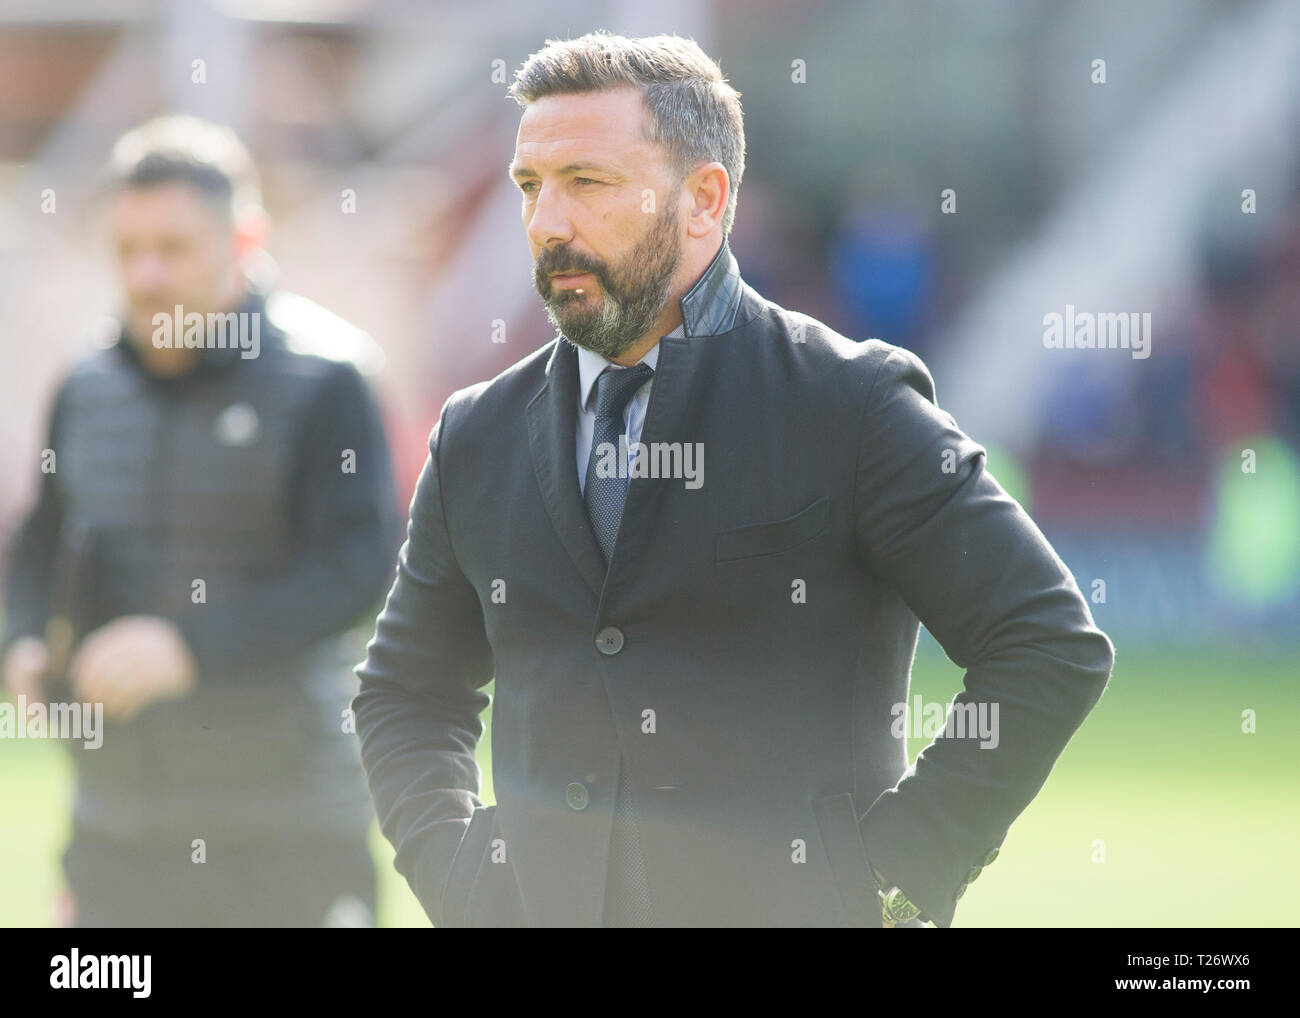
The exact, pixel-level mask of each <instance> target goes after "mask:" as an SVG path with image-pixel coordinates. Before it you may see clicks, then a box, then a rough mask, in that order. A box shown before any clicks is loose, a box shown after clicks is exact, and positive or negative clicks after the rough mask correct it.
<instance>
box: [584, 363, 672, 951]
mask: <svg viewBox="0 0 1300 1018" xmlns="http://www.w3.org/2000/svg"><path fill="white" fill-rule="evenodd" d="M653 375H654V371H653V370H652V369H651V367H650V366H649V365H648V364H637V365H635V366H633V367H630V368H622V369H620V368H606V369H605V370H604V371H602V372H601V373H600V377H599V378H597V379H596V427H595V430H594V433H593V434H592V437H591V456H590V457H589V458H588V460H587V479H586V482H585V485H584V487H583V496H584V498H585V500H586V503H587V516H588V517H589V518H590V519H591V526H592V529H593V530H594V531H595V534H596V540H597V542H598V543H599V544H600V550H601V552H602V553H603V554H604V556H605V564H606V565H608V564H609V560H610V557H611V556H612V555H613V553H614V539H615V538H616V537H617V536H618V525H619V523H620V521H621V520H622V519H623V503H624V502H625V501H626V500H627V486H628V478H627V477H626V476H621V477H620V476H617V475H618V474H626V469H625V468H626V465H627V464H626V461H624V460H623V450H622V448H621V447H620V443H619V439H620V438H621V437H622V436H623V434H624V431H623V409H624V408H625V407H626V406H627V404H628V401H629V400H630V399H631V398H632V396H633V394H634V393H635V392H636V391H637V390H638V389H640V388H641V386H643V385H644V384H645V383H646V381H647V380H648V379H649V378H651V377H652V376H653ZM602 445H606V449H602ZM610 447H612V448H613V449H614V450H615V451H616V452H617V454H618V456H617V459H615V460H614V461H613V462H615V463H617V464H618V466H619V469H618V470H616V471H614V473H615V476H613V477H602V476H600V474H601V471H599V470H598V469H597V464H598V463H600V462H601V461H602V459H603V461H604V462H605V463H606V464H608V463H610V462H611V461H610V457H609V454H608V451H607V449H608V448H610ZM607 472H608V471H607ZM604 925H605V926H653V925H654V913H653V911H652V908H651V904H650V890H649V885H648V883H647V881H646V871H645V858H644V856H643V855H642V852H641V841H640V838H639V837H638V834H637V825H636V811H635V809H634V808H633V805H632V793H631V788H630V786H629V782H628V774H627V767H626V765H625V764H623V765H620V767H619V783H618V794H617V799H616V801H615V806H614V825H613V830H612V832H611V835H610V843H609V871H608V875H607V878H606V884H605V916H604Z"/></svg>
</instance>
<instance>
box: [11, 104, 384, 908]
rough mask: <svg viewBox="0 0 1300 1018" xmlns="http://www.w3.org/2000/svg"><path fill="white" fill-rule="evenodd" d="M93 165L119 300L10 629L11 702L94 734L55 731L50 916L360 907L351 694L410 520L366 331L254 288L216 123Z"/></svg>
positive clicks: (76, 394) (357, 772)
mask: <svg viewBox="0 0 1300 1018" xmlns="http://www.w3.org/2000/svg"><path fill="white" fill-rule="evenodd" d="M107 175H108V181H107V191H108V196H107V201H108V214H109V219H110V223H111V234H112V239H113V243H114V246H115V251H116V257H117V265H118V268H119V270H120V275H121V282H122V286H123V291H124V295H125V310H124V312H123V313H122V314H121V315H120V316H119V317H118V318H117V320H116V329H115V330H114V333H115V334H114V335H112V336H110V337H108V339H107V340H106V341H105V342H103V343H101V344H100V348H99V349H97V350H94V351H93V352H91V353H89V354H88V355H87V356H85V357H83V358H82V359H80V360H79V361H78V362H77V363H75V364H74V365H73V366H72V367H71V369H70V370H69V371H68V372H67V374H66V375H65V376H64V378H63V379H62V380H61V382H60V384H59V385H58V388H57V392H56V395H55V397H54V400H53V408H52V410H51V412H50V416H49V419H48V432H47V433H48V438H47V443H46V444H47V450H46V451H45V459H44V460H43V464H42V471H41V474H40V478H39V491H38V495H37V498H36V501H35V505H34V506H33V508H32V509H31V511H30V512H29V514H28V515H27V516H26V518H25V519H24V520H23V522H22V523H21V525H20V527H19V528H18V530H17V532H16V534H15V536H14V538H13V541H12V545H11V548H10V550H9V554H10V561H9V568H8V570H7V576H6V584H5V592H4V593H5V631H4V637H3V645H2V647H0V652H2V653H3V672H4V681H5V685H6V687H7V689H8V691H9V692H10V694H11V695H12V696H14V698H15V699H16V700H18V698H19V697H25V698H26V700H27V701H28V702H35V701H39V700H64V701H67V702H69V703H86V704H102V710H103V717H104V722H105V723H104V731H103V737H102V745H100V746H99V747H98V748H87V747H86V746H83V745H82V744H79V743H77V742H73V741H69V742H68V743H66V745H67V746H68V748H69V750H70V751H71V752H72V753H73V756H74V760H75V765H76V799H75V806H74V813H73V818H72V838H71V843H70V844H69V845H68V847H67V850H66V851H65V853H64V856H63V866H64V870H65V872H66V876H67V882H68V889H67V892H66V893H65V897H64V906H65V908H64V921H65V922H67V923H71V924H75V925H76V926H78V927H98V926H111V927H134V926H148V927H173V926H176V927H180V926H246V927H251V926H319V925H363V926H368V925H373V924H374V915H375V872H374V865H373V861H372V859H371V857H370V854H369V850H368V847H367V835H368V831H369V828H370V825H371V823H372V820H373V817H374V813H373V807H372V805H371V803H370V799H369V796H368V793H367V789H366V786H365V778H364V773H363V771H362V770H361V766H360V760H359V756H358V753H357V747H356V739H355V737H353V736H352V735H351V724H350V715H349V712H348V709H347V708H348V701H349V697H350V695H351V694H352V692H354V691H355V690H354V689H349V686H352V687H355V682H356V680H355V678H354V677H353V675H352V674H351V665H352V664H353V663H355V660H356V654H357V649H356V647H357V646H358V644H357V638H358V634H357V633H355V632H354V631H353V627H354V625H355V623H356V622H357V621H358V620H359V619H361V618H363V617H366V616H367V615H370V616H373V612H374V610H375V606H376V604H377V603H378V602H379V600H380V599H381V598H382V595H383V592H384V589H385V587H386V585H387V583H388V581H389V580H390V578H391V577H390V575H389V574H390V572H391V566H390V562H391V557H392V554H393V553H394V549H395V548H396V547H397V544H398V543H399V538H400V533H399V527H400V517H399V516H398V514H397V508H396V497H395V490H394V484H393V477H392V466H391V463H390V459H389V452H388V445H387V442H386V437H385V433H384V427H383V423H382V418H381V416H380V412H379V407H378V404H377V401H376V399H375V397H374V395H373V394H372V392H371V391H370V388H369V385H368V383H367V382H366V380H365V379H364V377H363V375H362V372H361V371H360V370H359V369H358V366H357V363H356V362H355V358H349V357H348V356H340V355H339V354H338V352H337V351H338V350H339V349H343V348H346V346H347V343H346V342H340V339H343V340H347V339H349V338H351V337H353V336H354V335H355V334H356V333H357V332H359V330H355V329H353V328H352V327H351V326H350V325H348V324H347V323H346V322H344V321H343V320H342V319H338V318H336V317H335V316H332V315H330V314H329V313H328V312H326V311H325V310H324V309H323V308H317V307H316V306H315V305H311V304H310V302H307V301H305V298H300V297H297V296H296V295H282V294H279V293H277V292H276V291H273V290H270V289H268V288H266V287H263V286H259V285H258V284H256V283H255V282H254V281H253V278H252V276H253V275H255V273H252V272H250V269H251V267H252V266H254V265H256V264H257V262H256V259H257V258H258V256H259V254H260V253H261V248H262V241H263V238H264V235H265V229H266V218H265V216H264V214H263V213H262V211H261V207H260V205H261V202H260V195H259V187H258V181H257V174H256V170H255V167H254V165H253V162H252V160H251V158H250V156H249V154H248V152H247V150H246V149H245V148H244V146H243V145H242V144H241V142H240V141H239V139H238V138H237V137H236V136H235V134H234V133H233V132H232V131H230V130H229V129H227V128H224V127H221V126H218V125H215V124H211V123H208V122H206V121H201V120H198V119H195V118H189V117H176V116H174V117H162V118H158V119H156V120H153V121H150V122H148V123H146V124H144V125H142V126H140V127H138V128H136V129H135V130H132V131H130V132H128V133H127V134H126V135H124V136H123V137H122V138H121V139H120V140H119V141H118V143H117V144H116V146H115V147H114V150H113V154H112V157H111V159H110V161H109V167H108V174H107ZM281 296H286V297H287V298H288V300H287V302H285V301H281V302H280V304H279V305H278V306H280V307H288V308H290V309H294V308H297V309H301V308H303V307H305V306H310V307H313V308H316V310H317V311H318V312H319V313H318V314H316V315H315V316H314V318H312V319H311V323H310V325H309V326H308V327H307V328H303V327H302V326H301V316H299V320H298V321H295V320H292V318H293V316H292V315H289V316H286V315H284V314H279V315H277V314H276V313H275V307H276V306H277V305H276V300H277V298H278V297H281ZM73 299H75V296H74V297H73ZM268 308H270V312H268ZM47 465H48V468H47ZM19 702H21V701H19Z"/></svg>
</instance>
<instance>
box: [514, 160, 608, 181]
mask: <svg viewBox="0 0 1300 1018" xmlns="http://www.w3.org/2000/svg"><path fill="white" fill-rule="evenodd" d="M506 170H507V172H509V174H510V176H512V177H514V178H515V179H518V178H520V177H535V176H537V171H536V170H534V169H533V168H532V167H531V166H516V165H515V164H514V162H513V161H512V162H511V163H510V164H509V165H507V166H506ZM583 170H593V171H595V172H596V173H603V174H605V175H606V176H611V177H621V176H622V174H621V173H620V172H619V171H618V170H616V169H614V168H613V167H612V166H606V165H604V164H603V163H592V162H585V163H569V164H568V165H567V166H561V167H560V169H559V170H558V171H557V172H559V173H579V172H581V171H583Z"/></svg>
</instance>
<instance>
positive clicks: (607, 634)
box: [596, 626, 623, 654]
mask: <svg viewBox="0 0 1300 1018" xmlns="http://www.w3.org/2000/svg"><path fill="white" fill-rule="evenodd" d="M596 649H597V650H598V651H600V652H601V653H602V654H617V653H618V652H619V651H620V650H622V649H623V630H621V629H619V628H618V627H617V626H606V627H605V628H604V629H602V630H601V631H600V632H599V633H597V634H596Z"/></svg>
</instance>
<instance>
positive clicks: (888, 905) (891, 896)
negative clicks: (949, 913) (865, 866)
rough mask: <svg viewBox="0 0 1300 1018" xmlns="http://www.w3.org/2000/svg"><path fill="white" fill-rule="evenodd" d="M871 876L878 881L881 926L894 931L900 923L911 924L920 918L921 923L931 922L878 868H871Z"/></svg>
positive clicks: (877, 893) (877, 894)
mask: <svg viewBox="0 0 1300 1018" xmlns="http://www.w3.org/2000/svg"><path fill="white" fill-rule="evenodd" d="M871 875H872V876H873V877H874V878H875V880H876V897H877V898H878V899H879V901H880V925H881V926H883V927H884V928H885V929H893V928H894V927H895V926H897V925H899V924H900V923H910V922H911V921H912V920H913V919H915V918H917V917H918V916H919V917H920V919H921V922H923V923H928V922H930V921H931V920H930V917H929V916H927V915H926V914H925V913H924V912H922V911H921V910H920V909H919V908H918V907H917V906H916V905H914V904H913V903H912V902H911V901H910V900H909V899H908V897H907V895H906V894H904V893H903V889H902V888H901V887H899V886H898V885H897V884H891V883H889V881H887V880H886V879H885V878H884V877H883V876H882V875H881V873H880V871H879V870H878V869H876V867H874V866H872V867H871Z"/></svg>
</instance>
